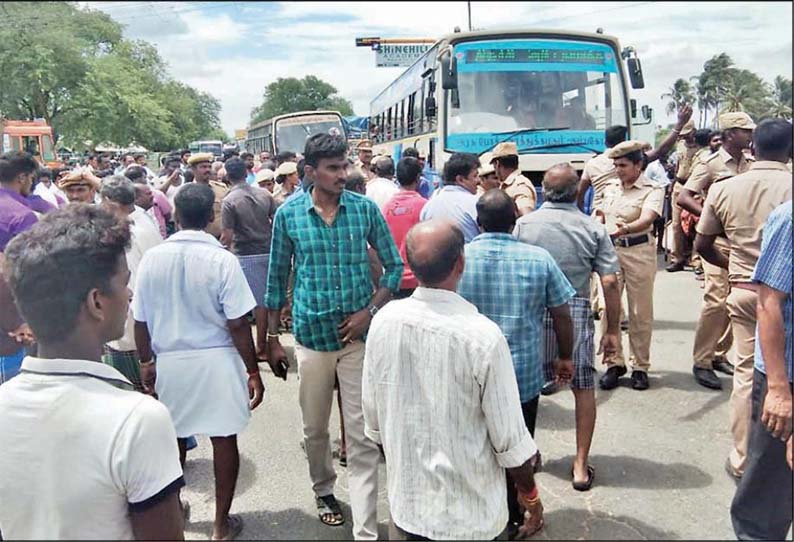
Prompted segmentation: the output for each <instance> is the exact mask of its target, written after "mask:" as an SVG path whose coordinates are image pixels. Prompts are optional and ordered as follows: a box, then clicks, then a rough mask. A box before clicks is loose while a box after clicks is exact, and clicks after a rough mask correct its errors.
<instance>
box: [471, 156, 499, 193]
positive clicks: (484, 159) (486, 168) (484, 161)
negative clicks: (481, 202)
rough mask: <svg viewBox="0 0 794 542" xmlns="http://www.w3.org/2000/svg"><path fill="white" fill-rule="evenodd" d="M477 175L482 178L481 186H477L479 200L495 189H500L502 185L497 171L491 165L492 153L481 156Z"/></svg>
mask: <svg viewBox="0 0 794 542" xmlns="http://www.w3.org/2000/svg"><path fill="white" fill-rule="evenodd" d="M477 174H478V175H479V176H480V184H479V185H478V186H477V197H478V198H479V197H480V196H482V195H483V194H485V193H486V192H488V191H489V190H491V189H493V188H499V186H500V185H501V183H500V182H499V179H498V178H497V176H496V170H495V169H494V167H493V164H492V163H491V153H490V152H486V153H485V154H483V155H482V156H480V168H479V169H478V170H477Z"/></svg>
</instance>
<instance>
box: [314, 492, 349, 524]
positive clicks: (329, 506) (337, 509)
mask: <svg viewBox="0 0 794 542" xmlns="http://www.w3.org/2000/svg"><path fill="white" fill-rule="evenodd" d="M315 502H316V503H317V515H318V516H319V518H320V521H322V522H323V523H324V524H326V525H329V526H331V527H339V526H340V525H344V524H345V516H344V515H342V507H341V506H339V503H338V502H337V500H336V497H334V496H333V495H325V496H324V497H315Z"/></svg>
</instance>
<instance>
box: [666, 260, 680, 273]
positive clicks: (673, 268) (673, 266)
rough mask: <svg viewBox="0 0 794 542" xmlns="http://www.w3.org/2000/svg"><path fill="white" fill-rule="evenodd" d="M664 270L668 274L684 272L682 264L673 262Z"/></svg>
mask: <svg viewBox="0 0 794 542" xmlns="http://www.w3.org/2000/svg"><path fill="white" fill-rule="evenodd" d="M665 270H666V271H667V272H668V273H677V272H678V271H683V270H684V262H673V263H671V264H670V265H668V266H667V267H665Z"/></svg>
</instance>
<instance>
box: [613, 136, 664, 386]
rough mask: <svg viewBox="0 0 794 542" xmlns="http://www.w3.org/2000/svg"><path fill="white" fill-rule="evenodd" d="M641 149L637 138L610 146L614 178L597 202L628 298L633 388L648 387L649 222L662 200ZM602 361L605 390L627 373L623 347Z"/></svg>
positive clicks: (652, 268)
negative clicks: (601, 202)
mask: <svg viewBox="0 0 794 542" xmlns="http://www.w3.org/2000/svg"><path fill="white" fill-rule="evenodd" d="M644 150H650V146H649V145H648V144H647V143H643V142H640V141H624V142H623V143H620V144H618V145H616V146H614V147H613V148H612V150H611V151H610V152H609V154H608V157H609V158H612V159H613V160H614V164H615V169H616V173H617V176H618V179H615V180H613V181H610V184H609V185H608V186H607V187H606V188H605V191H604V201H603V205H602V209H603V211H602V213H603V219H604V221H605V222H606V225H607V231H608V232H609V234H610V237H611V238H612V242H613V243H614V245H615V251H616V252H617V254H618V260H619V262H620V274H619V277H620V288H621V294H622V292H623V288H624V287H625V288H626V294H627V297H628V300H629V345H630V348H631V358H630V360H629V364H630V365H631V369H632V373H631V381H632V387H633V388H634V389H635V390H645V389H648V367H650V350H651V331H652V328H653V281H654V277H655V276H656V244H655V242H654V236H653V222H654V220H656V218H658V217H659V216H661V214H662V205H663V204H664V189H663V188H662V187H660V186H657V185H655V184H654V183H653V182H651V181H650V180H649V179H648V178H647V177H645V175H644V174H643V169H644V167H645V154H644V152H643V151H644ZM599 214H601V213H599ZM605 362H606V365H607V367H608V368H607V372H606V374H604V376H602V377H601V380H600V385H601V388H602V389H606V390H608V389H612V388H614V387H616V386H617V384H618V378H620V377H621V376H623V375H624V374H626V365H625V361H624V358H623V348H622V345H621V346H620V347H619V348H618V351H617V353H616V354H615V355H614V356H612V357H611V358H608V359H605Z"/></svg>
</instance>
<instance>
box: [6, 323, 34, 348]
mask: <svg viewBox="0 0 794 542" xmlns="http://www.w3.org/2000/svg"><path fill="white" fill-rule="evenodd" d="M8 336H9V337H11V338H12V339H14V340H15V341H16V342H17V343H19V344H22V345H24V346H30V345H31V344H33V343H35V342H36V337H35V336H34V335H33V330H32V329H30V326H28V325H27V324H24V323H23V324H22V325H21V326H19V327H18V328H16V329H15V330H14V331H9V332H8Z"/></svg>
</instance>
